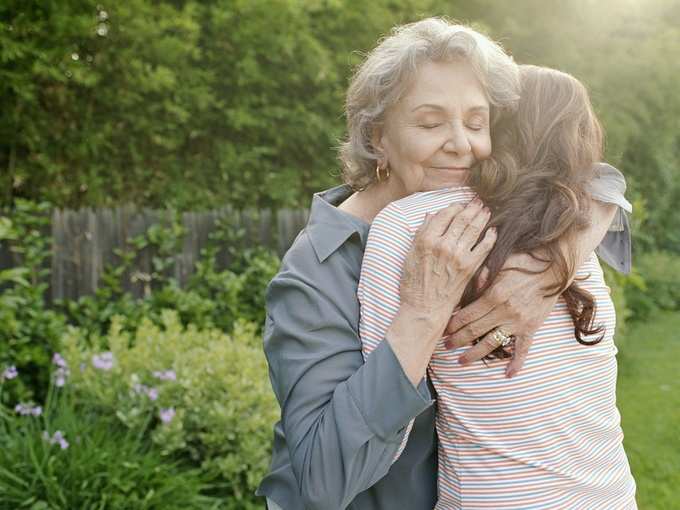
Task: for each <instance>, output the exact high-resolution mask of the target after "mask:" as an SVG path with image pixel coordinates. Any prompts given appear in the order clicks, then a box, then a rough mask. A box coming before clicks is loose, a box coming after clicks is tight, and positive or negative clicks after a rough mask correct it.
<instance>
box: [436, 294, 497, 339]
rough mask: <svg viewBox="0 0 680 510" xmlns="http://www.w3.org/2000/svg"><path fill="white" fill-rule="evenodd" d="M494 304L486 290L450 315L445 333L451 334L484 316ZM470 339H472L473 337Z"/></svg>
mask: <svg viewBox="0 0 680 510" xmlns="http://www.w3.org/2000/svg"><path fill="white" fill-rule="evenodd" d="M496 306H497V305H496V303H495V302H494V301H493V299H492V298H491V296H490V295H489V293H488V292H487V293H486V294H484V295H483V296H482V297H480V298H479V299H477V300H475V301H473V302H472V303H470V304H469V305H467V306H466V307H464V308H462V309H461V310H460V311H459V312H458V313H457V314H456V315H454V316H453V317H451V319H449V324H448V325H447V326H446V333H448V334H449V335H453V334H454V333H456V332H458V331H459V330H461V329H463V328H464V327H465V326H467V325H468V324H472V323H473V322H474V321H477V320H479V319H481V318H482V317H484V316H485V315H486V314H488V313H489V312H491V311H492V310H493V309H494V308H495V307H496ZM475 338H476V337H475ZM472 340H474V338H473V339H472Z"/></svg>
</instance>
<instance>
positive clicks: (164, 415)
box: [158, 407, 175, 423]
mask: <svg viewBox="0 0 680 510" xmlns="http://www.w3.org/2000/svg"><path fill="white" fill-rule="evenodd" d="M158 415H159V416H160V418H161V421H162V422H163V423H170V422H171V421H172V419H173V418H174V417H175V408H174V407H168V408H167V409H161V410H160V411H159V413H158Z"/></svg>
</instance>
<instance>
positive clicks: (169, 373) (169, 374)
mask: <svg viewBox="0 0 680 510" xmlns="http://www.w3.org/2000/svg"><path fill="white" fill-rule="evenodd" d="M153 375H154V377H156V378H157V379H160V380H161V381H176V380H177V374H175V371H174V370H164V371H162V372H161V371H158V370H156V371H154V372H153Z"/></svg>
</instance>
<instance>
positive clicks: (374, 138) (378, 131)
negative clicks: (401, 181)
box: [371, 126, 387, 164]
mask: <svg viewBox="0 0 680 510" xmlns="http://www.w3.org/2000/svg"><path fill="white" fill-rule="evenodd" d="M384 131H385V129H384V126H375V127H374V128H373V131H372V133H371V145H372V146H373V148H374V149H375V151H376V152H377V153H379V154H380V159H379V161H378V162H379V163H380V164H383V163H385V162H387V151H386V148H385V134H384Z"/></svg>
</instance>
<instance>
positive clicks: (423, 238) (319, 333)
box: [264, 205, 495, 509]
mask: <svg viewBox="0 0 680 510" xmlns="http://www.w3.org/2000/svg"><path fill="white" fill-rule="evenodd" d="M461 209H462V208H461V207H460V206H457V209H456V208H447V209H445V210H443V211H440V212H439V213H438V214H437V215H435V216H434V217H433V218H431V221H429V222H428V224H427V225H425V226H424V227H423V228H421V229H420V230H419V231H418V233H417V234H416V242H415V245H414V249H412V250H411V251H409V254H408V256H407V259H406V263H405V264H404V268H405V269H404V277H403V278H402V281H401V288H400V293H401V294H400V295H401V303H402V304H401V306H400V307H399V312H398V313H397V316H396V317H395V321H394V323H393V324H392V326H391V327H390V329H389V331H388V333H387V340H388V341H385V342H380V343H379V345H378V346H377V347H376V348H375V349H374V350H373V352H372V353H371V355H370V356H368V357H367V359H366V362H365V363H364V362H363V358H362V354H361V341H360V339H359V337H358V334H357V333H358V332H357V331H356V329H355V328H356V326H357V324H358V321H359V318H358V315H359V313H358V304H357V299H356V287H355V286H354V285H353V283H356V280H353V279H352V278H353V274H351V273H352V270H350V271H347V267H348V260H347V259H346V258H345V254H343V253H341V252H336V253H334V254H333V255H331V256H330V257H329V258H328V259H326V260H325V262H324V263H319V262H318V260H317V259H313V258H312V257H314V255H313V250H312V249H311V246H310V245H309V240H308V239H307V238H306V237H305V234H303V235H302V236H301V237H300V238H298V241H296V246H295V249H294V250H293V252H292V253H291V252H289V255H288V256H287V257H286V262H285V263H284V268H283V269H282V271H281V272H280V273H279V274H278V275H277V276H276V277H275V278H274V280H273V281H272V282H271V284H270V286H269V288H268V291H267V311H268V316H267V324H266V327H265V338H264V342H265V353H266V355H267V360H268V362H269V368H270V378H271V381H272V386H273V388H274V392H275V394H276V397H277V399H278V401H279V404H280V406H281V421H282V426H283V429H284V433H285V437H286V444H287V446H288V449H289V452H290V459H291V464H292V469H293V472H294V473H295V477H296V479H297V482H298V485H299V488H300V493H301V495H302V498H303V501H304V503H305V507H306V508H311V509H317V508H318V509H328V508H345V507H346V506H347V505H348V504H349V503H351V501H352V500H353V499H354V498H355V496H356V495H357V494H359V493H360V492H363V491H364V490H366V489H367V488H369V487H371V486H372V485H374V484H375V483H376V482H377V481H378V480H380V479H381V478H382V477H383V476H384V475H385V474H386V473H387V471H388V469H389V467H390V465H391V462H392V460H393V458H394V456H395V454H396V452H397V449H398V448H399V445H400V442H401V439H402V437H403V436H404V432H405V430H404V429H405V426H406V425H407V424H408V422H409V421H410V420H411V419H412V418H415V417H416V416H417V415H418V414H420V412H422V411H423V410H424V409H425V408H427V407H428V406H429V405H431V403H432V402H431V400H430V394H429V390H428V389H427V384H426V381H425V380H424V375H425V370H426V368H427V361H428V360H429V358H430V355H431V353H432V351H433V350H434V347H435V345H436V341H437V340H438V339H439V338H440V337H441V334H442V333H443V331H444V328H445V327H446V322H447V320H448V318H449V317H450V315H451V311H452V309H453V304H450V303H452V302H453V301H454V294H458V297H457V299H455V301H456V302H457V301H458V300H459V299H460V295H462V292H463V290H464V288H465V283H466V282H467V280H469V278H470V277H471V276H472V274H474V272H475V271H476V269H477V267H479V265H480V264H481V263H482V261H483V260H484V258H485V257H486V255H487V254H488V252H489V251H490V249H491V247H492V246H493V241H495V232H493V231H491V230H490V231H489V232H491V233H489V232H487V234H486V235H485V236H484V238H483V240H482V241H481V242H480V243H479V244H478V245H477V246H476V247H475V249H474V250H471V248H472V246H474V244H475V242H476V241H477V239H478V237H479V232H480V231H481V229H482V228H483V226H484V225H485V224H486V222H487V221H488V215H483V214H482V212H481V205H477V206H475V207H470V206H468V207H467V208H465V210H464V211H463V212H462V213H461V214H459V215H458V216H456V213H457V212H459V211H460V210H461ZM454 216H456V218H455V220H454V218H453V217H454ZM461 227H467V228H461ZM309 253H312V256H311V257H310V256H309ZM334 268H335V269H334ZM352 269H353V268H352ZM348 273H350V274H349V276H348V275H347V274H348ZM463 282H465V283H463ZM342 303H352V305H353V306H354V308H355V309H352V307H347V306H345V307H343V306H342ZM395 324H396V325H397V326H398V325H399V324H406V327H405V328H404V329H399V328H401V326H398V327H395ZM413 325H416V326H421V327H422V328H421V329H420V330H418V331H413V329H412V328H413ZM405 334H408V335H411V336H408V337H403V336H402V335H405ZM415 384H418V387H417V388H416V386H415Z"/></svg>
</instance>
